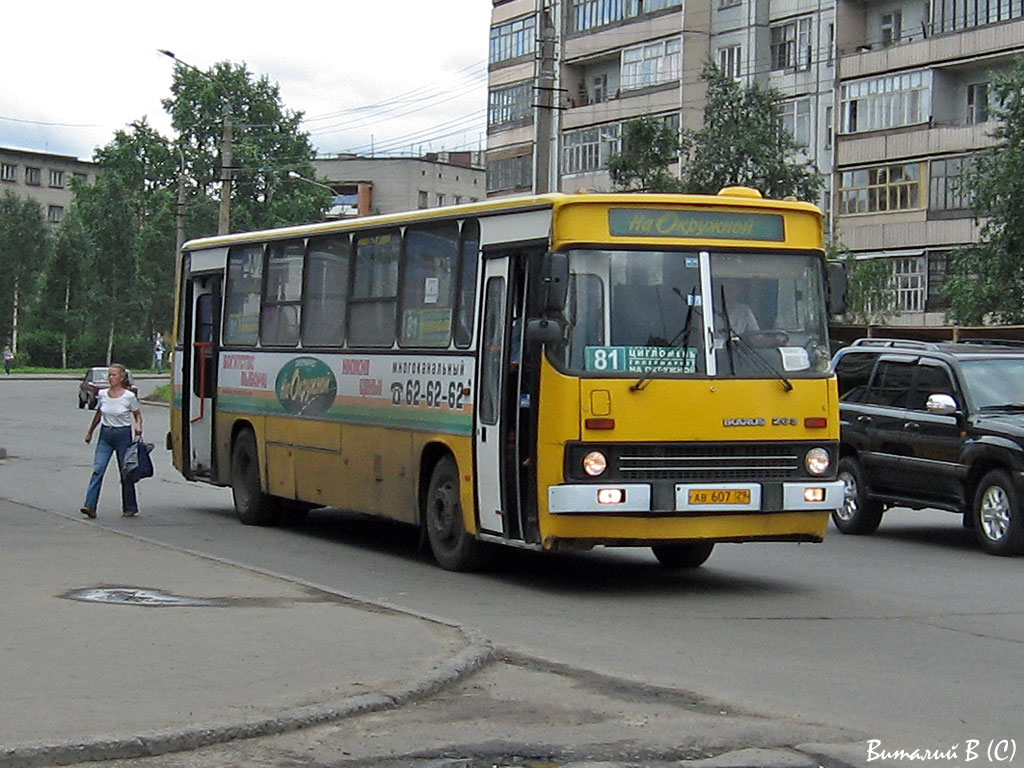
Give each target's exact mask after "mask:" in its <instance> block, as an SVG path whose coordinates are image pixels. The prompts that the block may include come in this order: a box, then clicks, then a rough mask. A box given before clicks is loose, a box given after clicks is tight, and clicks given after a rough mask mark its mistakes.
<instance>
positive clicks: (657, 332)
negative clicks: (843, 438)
mask: <svg viewBox="0 0 1024 768" xmlns="http://www.w3.org/2000/svg"><path fill="white" fill-rule="evenodd" d="M569 273H570V278H569V291H568V296H567V300H566V307H565V313H564V319H565V321H566V322H565V328H566V332H565V338H566V343H565V344H563V345H562V346H561V348H560V349H559V350H558V351H557V353H556V354H555V356H556V357H558V358H560V359H559V362H560V363H561V364H562V365H564V366H566V367H567V368H569V369H570V370H572V371H575V372H579V373H581V374H584V375H588V374H589V375H598V376H604V375H624V376H632V375H635V376H638V377H656V378H660V377H693V376H700V377H705V376H715V377H722V378H773V377H774V378H780V379H784V380H785V379H788V378H791V377H797V378H799V377H820V376H826V375H828V374H829V373H830V370H831V368H830V355H829V346H828V317H827V313H826V309H825V307H826V303H825V275H824V261H823V259H822V257H821V254H820V253H817V252H816V253H768V252H763V251H761V252H745V253H743V252H719V253H715V252H707V251H700V252H695V251H669V250H656V251H639V250H638V251H634V250H629V251H625V250H582V249H580V250H573V251H570V252H569Z"/></svg>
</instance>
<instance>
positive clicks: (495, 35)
mask: <svg viewBox="0 0 1024 768" xmlns="http://www.w3.org/2000/svg"><path fill="white" fill-rule="evenodd" d="M536 25H537V20H536V18H535V17H534V16H532V15H531V16H523V17H522V18H519V19H513V20H512V21H508V22H505V23H504V24H497V25H495V26H493V27H491V54H490V63H491V64H497V63H498V62H499V61H507V60H508V59H518V58H519V57H520V56H526V55H528V54H531V53H533V52H534V50H535V49H536V47H537V31H536Z"/></svg>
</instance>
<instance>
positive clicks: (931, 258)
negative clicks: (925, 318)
mask: <svg viewBox="0 0 1024 768" xmlns="http://www.w3.org/2000/svg"><path fill="white" fill-rule="evenodd" d="M948 267H949V251H930V252H929V253H928V299H927V303H926V304H925V309H926V310H928V311H929V312H939V311H942V310H944V309H948V308H949V298H948V297H947V296H946V292H945V291H944V290H942V288H943V286H944V285H945V284H946V271H947V269H948Z"/></svg>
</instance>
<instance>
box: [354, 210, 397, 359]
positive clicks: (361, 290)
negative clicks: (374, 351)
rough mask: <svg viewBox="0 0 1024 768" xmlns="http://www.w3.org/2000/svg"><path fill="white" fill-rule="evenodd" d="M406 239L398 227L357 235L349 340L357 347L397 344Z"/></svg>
mask: <svg viewBox="0 0 1024 768" xmlns="http://www.w3.org/2000/svg"><path fill="white" fill-rule="evenodd" d="M401 250H402V238H401V235H400V233H399V231H398V230H397V229H389V230H384V231H378V232H371V233H367V234H366V235H363V236H362V237H357V238H356V248H355V259H356V264H355V270H354V273H353V278H352V281H353V282H352V298H351V299H350V300H349V306H348V311H349V318H348V340H349V343H350V344H352V345H353V346H357V347H390V346H391V345H392V344H394V343H395V318H396V315H397V312H396V309H397V305H398V261H399V256H400V254H401Z"/></svg>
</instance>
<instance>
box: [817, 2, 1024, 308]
mask: <svg viewBox="0 0 1024 768" xmlns="http://www.w3.org/2000/svg"><path fill="white" fill-rule="evenodd" d="M836 21H837V26H838V28H839V29H840V30H841V32H840V33H839V37H838V39H837V44H838V60H837V64H838V73H837V109H838V110H839V116H838V118H837V120H836V126H835V129H836V142H835V151H836V155H835V173H834V174H833V185H834V189H835V199H836V214H837V225H838V228H839V231H840V233H841V236H842V241H843V244H844V245H846V246H847V247H848V248H850V249H851V250H852V251H853V252H854V253H855V254H856V255H857V257H858V258H885V259H889V260H891V262H892V265H893V271H894V275H895V288H896V302H897V309H898V311H899V315H898V317H897V318H896V321H895V322H896V323H898V324H908V325H933V324H940V323H942V322H943V320H944V310H945V308H946V306H947V301H946V299H945V298H944V296H943V294H942V285H943V282H944V279H945V273H946V267H947V263H948V257H949V253H950V251H951V250H952V249H953V248H955V247H956V246H958V245H961V244H964V243H970V242H974V241H976V240H977V239H978V225H977V223H976V222H975V220H974V218H973V216H972V213H971V210H970V200H969V198H968V197H967V195H965V194H964V191H963V189H962V186H961V175H962V173H963V170H964V168H965V167H966V165H967V164H968V163H969V162H970V157H971V154H972V153H974V152H977V151H978V150H979V149H981V148H983V147H988V146H991V145H992V144H993V139H992V138H991V135H990V134H991V132H992V130H993V127H994V125H993V123H992V121H991V116H992V115H991V106H992V104H991V94H990V88H989V83H990V82H991V78H992V74H993V73H994V72H997V71H999V70H1001V69H1004V68H1007V67H1008V66H1009V65H1010V62H1011V60H1012V58H1013V57H1014V56H1019V55H1021V54H1022V53H1024V4H1022V2H1021V0H970V2H967V0H929V1H928V2H925V3H922V2H920V0H914V1H913V2H910V1H909V0H837V5H836Z"/></svg>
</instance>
